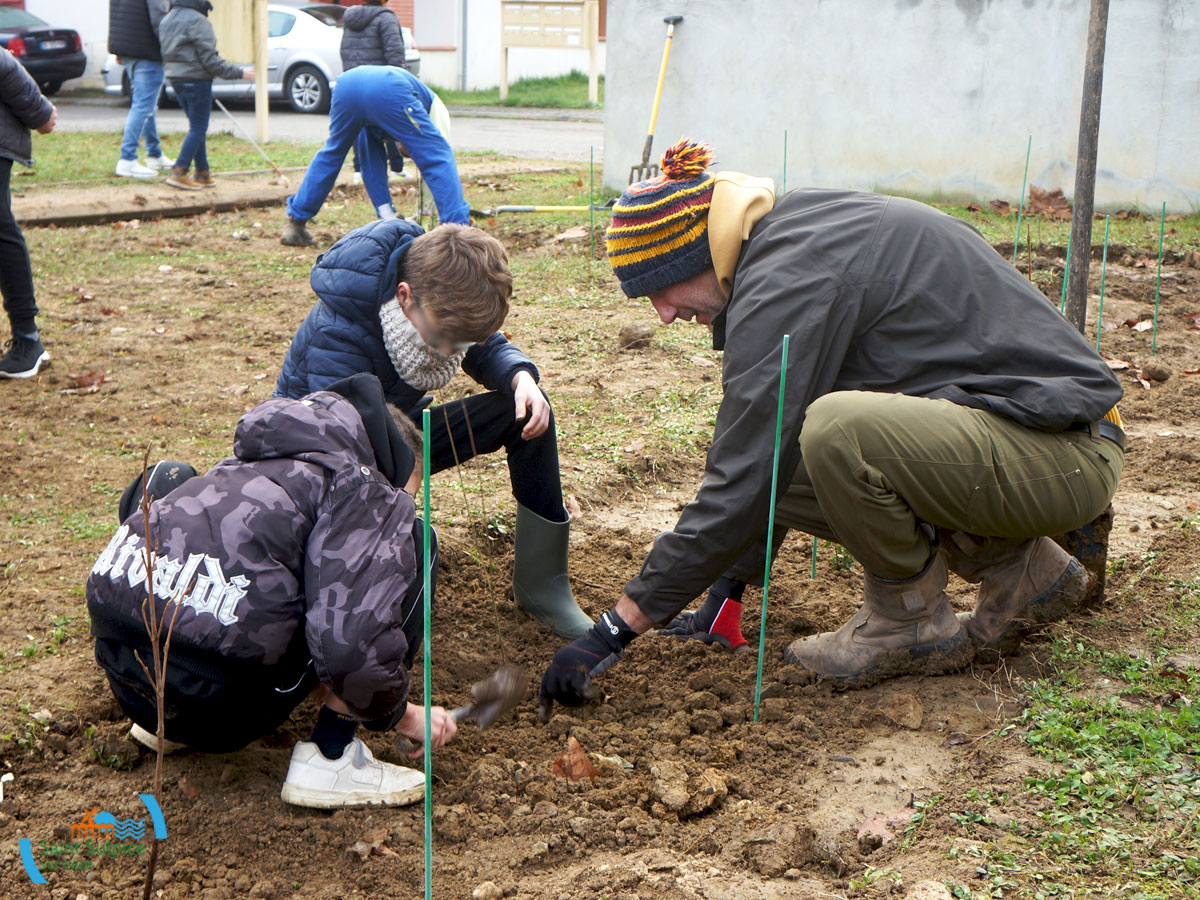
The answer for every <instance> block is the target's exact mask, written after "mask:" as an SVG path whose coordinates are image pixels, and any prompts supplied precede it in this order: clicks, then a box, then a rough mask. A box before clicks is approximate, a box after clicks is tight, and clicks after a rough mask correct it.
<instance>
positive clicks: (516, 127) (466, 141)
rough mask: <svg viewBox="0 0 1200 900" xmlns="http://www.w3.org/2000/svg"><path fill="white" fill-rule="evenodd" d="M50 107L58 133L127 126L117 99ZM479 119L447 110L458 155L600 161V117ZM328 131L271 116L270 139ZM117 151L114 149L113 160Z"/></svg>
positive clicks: (216, 114) (324, 122)
mask: <svg viewBox="0 0 1200 900" xmlns="http://www.w3.org/2000/svg"><path fill="white" fill-rule="evenodd" d="M54 102H55V105H56V106H58V127H59V129H61V130H63V131H120V130H121V129H122V128H123V127H124V126H125V113H126V111H127V109H128V105H127V104H126V103H125V102H123V101H121V100H118V99H117V98H110V97H101V96H94V95H92V96H82V97H72V96H71V95H70V94H63V95H61V96H59V97H56V98H54ZM226 106H229V104H226ZM229 109H230V112H231V113H232V114H233V116H234V117H235V118H236V119H237V120H238V122H239V123H240V124H241V126H242V127H243V128H244V129H245V130H246V131H247V132H248V133H249V134H254V110H253V108H252V107H251V106H249V105H247V104H240V105H238V106H237V108H234V107H229ZM483 113H484V110H477V109H471V110H451V115H452V117H453V121H454V148H455V149H456V150H459V151H463V152H478V151H484V150H491V151H494V152H496V153H500V154H502V155H504V156H516V157H521V158H524V159H561V160H572V161H583V162H586V161H587V159H588V153H589V149H591V148H594V149H595V154H596V163H597V164H599V163H600V161H601V160H602V158H603V144H604V122H603V117H602V115H601V114H600V113H597V112H587V111H585V112H582V113H581V114H580V115H581V117H586V118H585V119H584V120H579V119H569V120H563V119H560V118H551V117H553V116H557V115H560V114H559V113H557V111H538V112H535V113H524V114H521V113H514V112H511V111H508V110H505V111H504V112H503V113H500V112H497V113H495V114H492V113H490V112H489V113H488V114H487V115H486V116H484V115H483ZM518 116H520V117H518ZM534 116H536V118H535V117H534ZM209 128H210V130H211V131H212V132H221V131H227V132H232V133H236V130H235V129H234V127H233V125H232V123H231V122H230V121H229V120H228V119H227V118H226V117H225V114H224V113H223V112H221V111H220V110H219V109H216V108H215V107H214V109H213V115H212V120H211V124H210V126H209ZM328 128H329V119H328V117H327V116H315V115H302V114H300V113H294V112H292V111H290V110H286V109H284V108H282V107H278V106H276V107H273V108H272V110H271V117H270V132H271V137H272V138H280V139H289V140H296V141H317V142H319V141H323V140H325V137H326V135H327V133H328ZM158 130H159V131H160V132H163V133H170V132H183V131H187V117H186V116H184V114H183V111H182V110H180V109H176V108H174V107H171V106H165V107H163V108H162V109H160V110H159V113H158ZM115 151H116V145H114V154H115Z"/></svg>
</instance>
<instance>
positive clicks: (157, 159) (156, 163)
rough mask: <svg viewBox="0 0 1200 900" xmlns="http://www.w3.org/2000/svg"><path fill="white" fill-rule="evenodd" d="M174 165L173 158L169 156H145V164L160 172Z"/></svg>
mask: <svg viewBox="0 0 1200 900" xmlns="http://www.w3.org/2000/svg"><path fill="white" fill-rule="evenodd" d="M173 165H175V160H173V159H171V157H169V156H147V157H146V166H147V168H150V169H158V171H160V172H165V171H166V170H167V169H169V168H171V166H173Z"/></svg>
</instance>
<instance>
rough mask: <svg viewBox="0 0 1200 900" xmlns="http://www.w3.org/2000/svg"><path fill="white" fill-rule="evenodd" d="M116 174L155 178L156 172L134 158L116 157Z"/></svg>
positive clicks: (125, 176)
mask: <svg viewBox="0 0 1200 900" xmlns="http://www.w3.org/2000/svg"><path fill="white" fill-rule="evenodd" d="M117 174H118V175H119V176H121V177H122V178H157V177H158V172H156V171H154V169H147V168H146V167H145V166H143V165H142V164H141V163H140V162H138V161H137V160H136V159H118V160H117Z"/></svg>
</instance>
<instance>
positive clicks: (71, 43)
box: [0, 6, 87, 94]
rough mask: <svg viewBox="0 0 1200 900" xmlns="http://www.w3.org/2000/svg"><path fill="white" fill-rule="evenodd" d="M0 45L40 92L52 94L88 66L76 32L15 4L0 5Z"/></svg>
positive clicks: (81, 43)
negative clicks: (56, 26)
mask: <svg viewBox="0 0 1200 900" xmlns="http://www.w3.org/2000/svg"><path fill="white" fill-rule="evenodd" d="M0 47H7V48H8V52H9V53H11V54H12V55H13V56H15V57H16V58H17V59H18V60H19V61H20V63H21V65H23V66H24V67H25V68H26V70H27V71H28V72H29V74H30V75H32V76H33V80H34V81H36V82H37V83H38V87H40V88H41V89H42V93H43V94H53V93H55V92H56V91H57V90H58V89H59V88H60V87H62V83H63V82H64V81H66V80H67V79H68V78H78V77H79V76H80V75H82V74H83V73H84V70H86V69H87V54H86V53H84V52H83V42H82V41H80V40H79V32H78V31H73V30H72V29H70V28H51V27H50V26H49V25H47V24H46V23H45V22H43V21H42V20H41V19H39V18H38V17H37V16H34V15H30V14H29V13H27V12H25V10H23V9H17V8H16V7H14V6H0Z"/></svg>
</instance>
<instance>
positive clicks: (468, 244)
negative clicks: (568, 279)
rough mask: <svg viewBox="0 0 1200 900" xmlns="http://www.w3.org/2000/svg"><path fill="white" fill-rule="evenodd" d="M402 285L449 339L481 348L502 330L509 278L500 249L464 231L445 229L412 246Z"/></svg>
mask: <svg viewBox="0 0 1200 900" xmlns="http://www.w3.org/2000/svg"><path fill="white" fill-rule="evenodd" d="M402 280H403V281H406V282H408V286H409V287H410V288H411V289H412V295H413V298H414V299H415V300H416V301H417V303H419V304H420V305H421V306H422V307H423V308H424V309H425V311H426V312H427V313H429V314H430V315H432V316H433V317H434V318H436V319H437V327H438V330H440V331H441V332H443V333H444V334H446V335H447V336H449V337H450V338H452V339H455V340H462V341H474V342H476V343H481V342H483V341H486V340H487V339H488V338H489V337H491V336H492V334H493V332H495V331H498V330H499V328H500V326H501V325H503V324H504V319H505V317H506V316H507V315H508V306H509V298H510V297H511V296H512V284H513V278H512V272H511V271H509V268H508V254H507V253H505V252H504V247H503V246H502V245H501V243H500V242H499V241H498V240H496V239H495V238H494V237H492V236H491V235H490V234H487V233H485V232H483V231H480V230H479V229H478V228H474V227H472V226H470V225H455V224H446V225H439V226H438V227H437V228H435V229H433V230H432V231H430V232H428V233H427V234H423V235H420V236H419V237H417V238H416V239H414V240H413V242H412V246H410V247H409V249H408V254H407V256H405V258H404V273H403V279H402Z"/></svg>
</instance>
